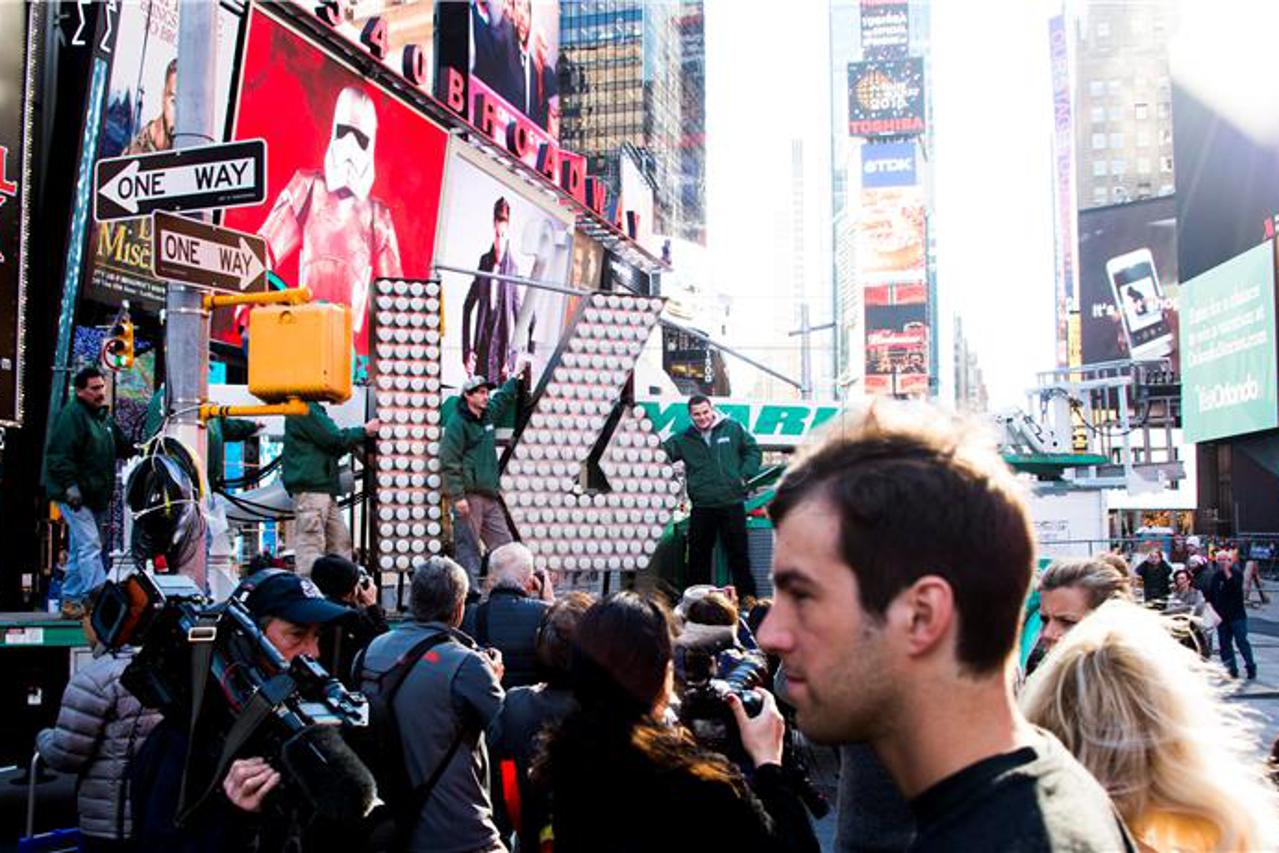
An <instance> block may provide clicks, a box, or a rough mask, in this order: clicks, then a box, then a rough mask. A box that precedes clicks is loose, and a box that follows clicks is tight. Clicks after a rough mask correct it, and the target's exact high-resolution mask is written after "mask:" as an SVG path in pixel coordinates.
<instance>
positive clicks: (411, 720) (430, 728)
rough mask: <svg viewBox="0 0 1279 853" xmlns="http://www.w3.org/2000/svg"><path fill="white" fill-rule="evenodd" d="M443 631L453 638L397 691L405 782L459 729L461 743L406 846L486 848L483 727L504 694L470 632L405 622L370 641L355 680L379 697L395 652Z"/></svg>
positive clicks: (420, 774)
mask: <svg viewBox="0 0 1279 853" xmlns="http://www.w3.org/2000/svg"><path fill="white" fill-rule="evenodd" d="M440 631H449V632H450V633H451V634H453V639H452V640H450V641H448V642H444V643H441V644H440V645H437V646H435V647H434V648H432V649H431V651H430V652H428V653H427V654H425V655H423V656H422V658H421V660H419V661H418V662H417V663H416V664H414V665H413V668H412V669H411V670H410V671H409V673H408V675H407V676H405V678H404V683H403V684H402V685H401V686H400V692H399V693H397V694H396V696H395V703H394V712H395V717H396V720H397V721H398V723H399V726H400V738H401V740H402V743H403V745H404V752H405V756H406V761H407V768H408V773H409V781H410V782H411V783H412V784H413V785H414V786H416V785H420V784H422V782H424V781H425V780H426V779H427V778H428V777H430V775H431V774H432V773H433V772H434V771H435V768H436V766H437V765H438V764H439V762H440V761H442V760H443V759H444V756H445V754H447V752H448V749H449V746H450V744H452V742H453V740H454V738H455V737H457V736H458V733H459V732H460V733H461V734H462V743H461V745H460V746H459V747H458V749H457V751H456V752H455V753H454V754H453V758H452V760H451V761H450V762H449V765H448V768H447V769H446V770H444V772H443V773H442V774H441V775H440V778H439V781H438V782H437V783H436V785H435V788H434V789H432V791H431V796H430V797H429V798H428V799H427V801H426V803H425V804H424V805H423V806H422V812H421V818H420V819H419V821H418V824H417V826H416V827H415V828H414V830H413V835H412V838H411V840H410V843H409V846H408V849H409V850H410V851H412V853H418V851H422V853H426V852H427V851H429V853H471V851H475V850H491V849H493V848H494V847H495V846H497V845H498V843H499V836H498V832H497V827H496V825H495V824H494V823H493V811H492V805H491V800H490V799H489V785H488V780H489V767H488V749H487V746H486V742H485V739H484V731H485V730H486V729H487V728H488V727H489V725H490V724H491V723H492V722H493V719H494V718H495V717H497V714H498V712H499V711H500V710H501V708H502V698H503V695H504V694H503V692H502V688H501V686H500V685H499V684H498V683H497V676H496V675H495V674H494V673H493V670H492V669H491V668H490V666H489V664H488V662H487V661H486V660H485V659H484V657H483V655H481V654H480V653H479V652H478V651H477V650H476V649H475V648H474V644H473V643H472V642H471V640H470V638H468V637H466V636H465V635H463V634H461V633H460V632H457V631H454V630H453V629H451V628H449V627H448V626H446V625H443V624H441V623H439V622H413V623H410V624H407V625H404V626H402V627H400V628H397V629H396V630H394V631H391V632H389V633H386V634H383V635H382V636H380V637H378V638H377V639H376V640H374V641H373V642H372V644H370V645H369V647H368V649H367V650H366V651H365V653H364V656H363V658H362V659H361V660H359V661H357V662H356V666H357V667H359V673H360V684H361V688H362V692H363V693H364V694H365V695H367V696H372V695H376V693H377V690H378V684H379V681H380V679H381V676H382V675H384V674H385V673H386V672H387V671H388V670H390V669H391V667H393V666H394V665H395V663H396V661H398V660H399V658H400V656H402V655H404V654H406V653H408V651H409V650H410V649H411V648H413V646H415V645H417V644H418V643H419V642H421V641H422V640H424V639H426V638H427V637H430V636H432V635H434V634H437V633H439V632H440Z"/></svg>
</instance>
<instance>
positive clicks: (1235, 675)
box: [1230, 669, 1239, 678]
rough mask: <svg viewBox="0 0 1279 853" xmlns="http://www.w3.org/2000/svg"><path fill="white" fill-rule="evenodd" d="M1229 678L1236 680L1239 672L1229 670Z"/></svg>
mask: <svg viewBox="0 0 1279 853" xmlns="http://www.w3.org/2000/svg"><path fill="white" fill-rule="evenodd" d="M1230 677H1231V678H1238V677H1239V670H1237V669H1232V670H1230Z"/></svg>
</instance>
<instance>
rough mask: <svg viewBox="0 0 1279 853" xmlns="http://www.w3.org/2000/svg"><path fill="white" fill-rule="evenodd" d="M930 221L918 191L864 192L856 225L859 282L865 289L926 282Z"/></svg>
mask: <svg viewBox="0 0 1279 853" xmlns="http://www.w3.org/2000/svg"><path fill="white" fill-rule="evenodd" d="M927 220H928V217H927V209H926V203H925V198H924V193H923V190H922V189H920V188H918V187H894V188H889V189H864V190H862V193H861V210H860V213H859V215H858V219H857V222H856V223H855V225H854V227H855V229H856V254H855V255H854V257H855V258H856V259H857V277H858V280H859V281H860V282H862V283H863V285H865V286H873V285H882V284H896V283H903V282H912V283H921V282H923V281H925V278H926V273H927V249H928V242H927Z"/></svg>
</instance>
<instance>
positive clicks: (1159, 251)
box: [1079, 197, 1181, 371]
mask: <svg viewBox="0 0 1279 853" xmlns="http://www.w3.org/2000/svg"><path fill="white" fill-rule="evenodd" d="M1177 270H1178V267H1177V235H1176V201H1175V200H1174V199H1173V198H1171V197H1165V198H1157V199H1148V200H1145V201H1138V202H1133V203H1131V204H1123V205H1115V206H1112V207H1098V208H1093V209H1091V210H1082V211H1080V212H1079V314H1080V327H1081V328H1080V337H1081V349H1082V353H1081V357H1082V363H1083V364H1085V365H1088V364H1100V363H1102V362H1107V361H1118V360H1121V359H1127V358H1132V359H1156V358H1168V359H1170V360H1171V363H1172V369H1173V370H1174V371H1180V360H1181V359H1180V351H1179V350H1180V348H1179V347H1178V345H1177V323H1178V314H1177V306H1178V300H1179V294H1180V292H1181V287H1180V285H1179V282H1178V274H1177Z"/></svg>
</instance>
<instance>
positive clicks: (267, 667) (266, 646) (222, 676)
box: [93, 572, 374, 820]
mask: <svg viewBox="0 0 1279 853" xmlns="http://www.w3.org/2000/svg"><path fill="white" fill-rule="evenodd" d="M93 629H94V632H95V633H96V634H97V635H98V638H99V640H100V641H101V642H102V643H103V644H104V645H106V646H107V647H108V648H113V649H114V648H120V647H121V646H125V645H132V646H136V647H137V649H138V651H137V653H136V654H135V655H134V658H133V660H132V662H130V664H129V665H128V667H126V668H125V670H124V673H123V675H122V676H121V679H120V680H121V683H122V684H123V685H124V686H125V687H126V688H127V689H128V690H129V691H130V692H131V693H133V695H134V696H136V697H137V698H138V700H139V701H140V702H142V704H143V705H145V706H147V707H150V708H156V709H158V710H160V712H161V713H163V714H164V715H165V716H166V717H169V718H171V719H173V720H178V721H183V722H185V721H187V720H189V719H191V717H192V716H193V714H195V713H198V718H197V719H198V724H199V731H200V736H199V740H200V742H201V743H204V742H208V743H214V744H217V745H218V747H219V748H218V749H216V750H214V752H215V753H216V752H224V753H225V752H226V749H224V747H225V746H226V742H227V741H228V739H229V736H230V735H231V733H232V731H233V730H235V727H236V724H237V722H240V721H241V720H242V719H243V718H245V717H248V716H249V714H248V713H247V709H249V708H250V705H251V704H252V705H255V706H260V705H261V703H262V702H263V700H265V701H266V702H267V703H269V713H265V714H264V715H263V716H262V717H261V720H260V722H259V723H257V725H256V727H255V728H254V729H253V730H252V731H251V734H250V735H248V737H250V738H251V739H250V740H248V741H247V743H249V744H252V751H249V752H243V753H242V754H246V755H248V754H258V755H262V756H263V757H264V758H266V759H267V761H268V762H269V763H271V764H272V765H273V766H275V767H276V768H277V769H278V770H280V771H281V775H282V776H283V777H284V788H285V789H286V791H288V790H292V791H293V792H295V793H297V794H298V795H300V796H301V798H302V800H303V801H304V802H306V803H307V804H308V805H310V806H311V808H313V809H314V810H315V811H316V813H320V814H325V815H327V816H330V817H334V818H337V819H353V820H355V819H359V818H360V817H362V816H363V815H364V814H366V813H367V811H368V809H369V808H370V807H371V805H372V800H373V796H374V785H373V779H372V775H371V774H370V773H369V771H368V769H367V768H366V767H365V766H364V765H363V764H362V763H361V762H360V760H359V758H358V757H357V756H356V755H355V753H354V752H352V751H351V750H350V748H349V747H347V746H346V744H345V743H344V742H343V741H342V739H341V736H340V735H339V731H340V729H341V727H343V726H351V727H362V726H367V725H368V719H369V707H368V702H367V701H366V700H365V698H364V697H363V696H362V695H361V694H359V693H352V692H349V691H348V690H347V689H346V688H345V687H343V686H342V684H341V683H340V682H339V681H338V680H337V679H335V678H334V677H333V676H331V675H329V674H328V672H326V671H325V670H324V668H323V667H321V666H320V665H319V664H318V663H316V662H315V661H313V660H311V659H310V658H308V657H305V656H301V655H299V656H297V657H295V658H293V660H292V661H288V660H286V659H285V658H284V656H283V655H281V654H280V652H279V651H278V650H277V649H276V648H275V646H274V645H272V643H271V641H270V640H269V639H268V638H267V637H266V635H265V634H264V633H263V632H262V629H261V628H260V627H259V626H258V623H257V620H256V619H255V618H254V616H253V614H252V613H251V612H250V611H249V609H248V608H247V607H246V606H245V604H244V603H243V602H242V601H240V600H239V598H237V597H234V596H233V597H231V598H229V599H228V600H226V601H225V602H222V603H219V604H212V603H210V602H209V601H208V600H207V599H206V598H205V597H204V596H203V594H202V593H201V591H200V590H199V588H198V587H197V586H196V585H195V583H194V582H193V581H192V580H191V579H190V578H187V577H185V576H181V575H154V576H153V575H150V574H147V573H144V572H138V573H136V574H132V575H129V576H128V577H127V578H125V579H124V580H122V581H120V582H118V583H116V582H112V581H108V582H107V584H106V586H105V588H104V589H103V592H102V595H101V598H100V599H99V601H98V604H97V606H96V607H95V608H94V611H93ZM202 643H209V644H211V645H212V649H211V654H210V655H209V656H208V658H207V660H208V672H207V674H206V675H205V684H206V686H207V689H205V690H204V695H203V699H202V702H201V703H200V704H201V706H202V707H200V708H193V707H192V706H193V704H195V702H194V700H195V697H194V696H193V693H194V685H193V682H196V681H198V680H199V673H198V672H197V673H195V678H194V679H193V668H194V667H195V666H197V665H198V664H197V661H196V658H195V655H194V654H193V650H194V648H195V646H196V644H202ZM257 710H261V709H260V708H258V709H257ZM237 736H238V735H237ZM224 757H225V756H224ZM234 757H241V756H240V755H239V754H237V755H235V756H234ZM213 781H217V780H213ZM193 782H195V785H193V786H192V788H193V789H194V790H200V789H205V788H207V787H211V785H212V781H211V780H207V779H195V780H193Z"/></svg>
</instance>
